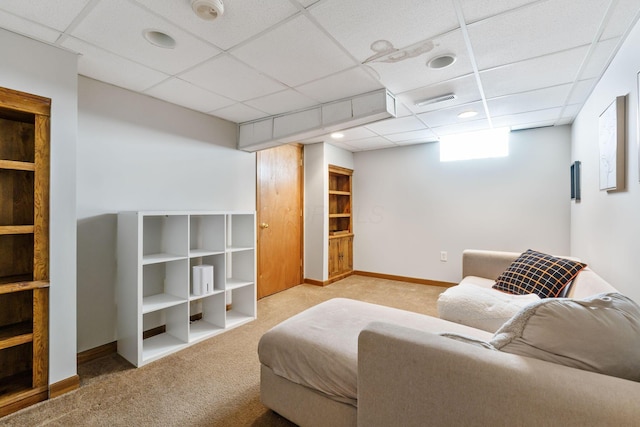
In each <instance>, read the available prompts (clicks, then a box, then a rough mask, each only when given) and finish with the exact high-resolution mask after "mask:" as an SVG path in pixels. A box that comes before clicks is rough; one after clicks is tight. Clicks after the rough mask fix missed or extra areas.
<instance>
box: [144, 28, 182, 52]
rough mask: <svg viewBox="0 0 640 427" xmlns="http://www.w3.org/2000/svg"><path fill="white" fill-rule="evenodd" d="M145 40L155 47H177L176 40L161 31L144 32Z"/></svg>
mask: <svg viewBox="0 0 640 427" xmlns="http://www.w3.org/2000/svg"><path fill="white" fill-rule="evenodd" d="M142 35H143V36H144V38H145V39H146V40H147V41H148V42H149V43H151V44H152V45H154V46H158V47H162V48H165V49H173V48H174V47H176V40H175V39H174V38H173V37H171V36H170V35H169V34H167V33H164V32H162V31H159V30H152V29H148V30H144V31H143V32H142Z"/></svg>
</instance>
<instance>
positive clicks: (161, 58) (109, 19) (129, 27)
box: [72, 0, 219, 74]
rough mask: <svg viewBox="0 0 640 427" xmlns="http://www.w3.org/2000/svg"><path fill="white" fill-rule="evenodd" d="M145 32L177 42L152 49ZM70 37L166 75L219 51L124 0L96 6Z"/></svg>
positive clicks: (114, 0) (112, 0)
mask: <svg viewBox="0 0 640 427" xmlns="http://www.w3.org/2000/svg"><path fill="white" fill-rule="evenodd" d="M146 29H152V30H156V31H161V32H164V33H166V34H168V35H170V36H171V37H173V38H174V39H175V40H176V46H175V48H173V49H167V48H162V47H158V46H154V45H152V44H151V43H149V42H147V41H146V40H145V38H144V37H143V32H144V30H146ZM72 35H73V36H75V37H77V38H80V39H83V40H87V41H89V42H90V43H92V44H94V45H96V46H98V47H101V48H103V49H106V50H108V51H110V52H112V53H115V54H118V55H121V56H123V57H125V58H128V59H131V60H133V61H137V62H139V63H142V64H144V65H146V66H147V67H150V68H153V69H156V70H159V71H163V72H165V73H170V74H173V73H177V72H180V71H182V70H185V69H188V68H190V67H192V66H194V65H196V64H198V63H200V62H202V61H204V60H206V59H207V58H210V57H212V56H214V55H216V54H217V53H218V52H219V50H218V49H216V48H214V47H213V46H211V45H210V44H208V43H205V42H203V41H201V40H200V39H198V38H196V37H194V36H192V35H190V34H188V33H187V32H185V31H184V30H182V29H180V28H178V27H177V26H175V25H173V24H171V23H169V22H167V21H166V20H164V19H163V18H160V17H158V16H156V15H154V14H152V13H150V12H148V11H147V10H145V9H143V8H141V7H139V6H136V5H134V4H132V3H130V2H128V1H125V0H109V1H108V2H100V3H97V4H96V6H95V7H94V8H93V10H92V11H91V12H90V13H89V14H88V15H87V16H86V18H85V19H83V20H82V21H81V22H80V23H79V24H78V26H77V27H76V28H75V29H74V30H73V31H72Z"/></svg>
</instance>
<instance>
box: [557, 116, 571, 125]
mask: <svg viewBox="0 0 640 427" xmlns="http://www.w3.org/2000/svg"><path fill="white" fill-rule="evenodd" d="M573 119H574V117H563V118H561V119H558V120H556V126H562V125H570V124H571V123H573Z"/></svg>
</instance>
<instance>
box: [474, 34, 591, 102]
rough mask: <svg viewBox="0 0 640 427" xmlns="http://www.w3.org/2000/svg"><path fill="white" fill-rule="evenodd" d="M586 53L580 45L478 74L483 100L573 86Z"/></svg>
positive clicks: (585, 49)
mask: <svg viewBox="0 0 640 427" xmlns="http://www.w3.org/2000/svg"><path fill="white" fill-rule="evenodd" d="M587 52H589V46H582V47H579V48H575V49H570V50H566V51H563V52H558V53H554V54H550V55H545V56H540V57H537V58H533V59H529V60H525V61H520V62H516V63H513V64H509V65H505V66H502V67H497V68H493V69H490V70H487V71H482V72H481V73H480V79H481V80H482V85H483V87H484V90H485V95H486V96H487V98H493V97H497V96H503V95H507V94H509V93H518V92H526V91H529V90H533V89H540V88H543V87H547V86H554V85H558V84H561V83H573V81H574V80H575V79H576V76H577V75H578V71H579V70H580V64H581V63H582V61H583V60H584V58H585V57H586V55H587Z"/></svg>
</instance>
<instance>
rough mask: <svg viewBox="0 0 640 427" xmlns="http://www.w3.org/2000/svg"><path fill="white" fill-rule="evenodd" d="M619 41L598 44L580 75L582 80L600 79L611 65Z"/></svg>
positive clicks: (611, 40)
mask: <svg viewBox="0 0 640 427" xmlns="http://www.w3.org/2000/svg"><path fill="white" fill-rule="evenodd" d="M618 42H619V39H617V38H616V39H609V40H605V41H601V42H599V43H597V44H596V46H595V49H594V50H593V52H592V54H591V56H590V57H589V59H588V60H587V63H586V65H585V67H584V70H583V71H582V74H580V79H581V80H584V79H591V78H596V77H597V78H599V77H600V75H601V74H602V71H603V70H604V69H605V68H606V67H607V66H608V65H609V62H610V61H611V58H612V57H613V54H614V53H615V48H616V46H617V45H618Z"/></svg>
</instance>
